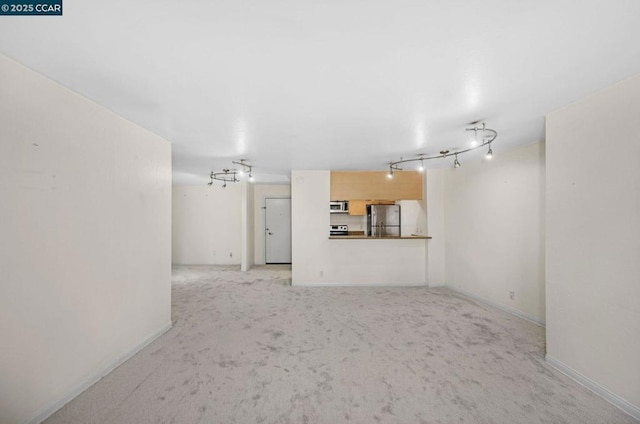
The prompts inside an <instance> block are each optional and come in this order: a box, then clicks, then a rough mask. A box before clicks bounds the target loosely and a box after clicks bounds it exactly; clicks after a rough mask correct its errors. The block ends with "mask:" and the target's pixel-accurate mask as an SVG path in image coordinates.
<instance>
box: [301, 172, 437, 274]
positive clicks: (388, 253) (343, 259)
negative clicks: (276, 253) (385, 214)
mask: <svg viewBox="0 0 640 424" xmlns="http://www.w3.org/2000/svg"><path fill="white" fill-rule="evenodd" d="M330 178H331V173H330V171H293V172H292V174H291V181H292V183H291V212H292V247H293V264H292V267H293V272H292V279H293V285H390V286H391V285H424V284H425V282H426V249H427V243H428V241H427V240H388V239H387V240H384V239H382V240H380V239H378V240H329V234H328V233H329V222H330V217H329V215H330V214H329V211H328V206H327V205H328V202H329V197H330V196H329V192H330Z"/></svg>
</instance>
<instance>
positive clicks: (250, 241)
mask: <svg viewBox="0 0 640 424" xmlns="http://www.w3.org/2000/svg"><path fill="white" fill-rule="evenodd" d="M241 191H242V194H241V197H242V248H241V251H240V255H241V257H240V261H241V262H240V269H241V270H242V271H248V270H249V269H251V267H252V266H253V265H254V264H255V257H254V254H255V253H254V252H255V248H254V245H255V228H254V226H255V216H254V214H255V205H254V202H255V200H254V194H255V193H254V191H255V185H254V184H252V183H250V182H248V181H242V182H241Z"/></svg>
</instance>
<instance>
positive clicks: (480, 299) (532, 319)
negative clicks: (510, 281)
mask: <svg viewBox="0 0 640 424" xmlns="http://www.w3.org/2000/svg"><path fill="white" fill-rule="evenodd" d="M445 287H446V288H448V289H449V290H451V291H454V292H456V293H458V294H461V295H463V296H466V297H469V298H471V299H473V300H477V301H478V302H482V303H486V304H487V305H490V306H493V307H494V308H498V309H500V310H502V311H504V312H507V313H509V314H511V315H515V316H517V317H518V318H522V319H524V320H527V321H529V322H532V323H534V324H536V325H539V326H540V327H544V326H545V321H544V320H543V319H540V318H538V317H536V316H533V315H531V314H528V313H526V312H522V311H520V310H518V309H516V308H512V307H511V306H508V305H503V304H501V303H496V302H494V301H491V300H488V299H485V298H483V297H480V296H477V295H475V294H473V293H469V292H467V291H463V290H458V289H454V288H453V287H451V286H445Z"/></svg>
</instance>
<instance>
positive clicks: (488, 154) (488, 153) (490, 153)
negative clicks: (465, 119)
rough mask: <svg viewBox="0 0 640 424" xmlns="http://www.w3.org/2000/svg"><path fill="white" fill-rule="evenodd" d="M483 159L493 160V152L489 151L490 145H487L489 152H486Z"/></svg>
mask: <svg viewBox="0 0 640 424" xmlns="http://www.w3.org/2000/svg"><path fill="white" fill-rule="evenodd" d="M485 157H486V158H487V159H493V150H491V143H489V151H488V152H487V155H486V156H485Z"/></svg>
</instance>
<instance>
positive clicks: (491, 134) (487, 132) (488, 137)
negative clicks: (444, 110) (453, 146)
mask: <svg viewBox="0 0 640 424" xmlns="http://www.w3.org/2000/svg"><path fill="white" fill-rule="evenodd" d="M478 124H479V122H472V123H471V125H473V127H469V128H465V131H473V134H474V139H473V141H472V142H471V144H472V147H469V148H466V149H461V150H454V151H451V150H441V151H440V154H437V155H431V156H427V155H425V154H424V153H421V154H419V155H418V157H416V158H412V159H403V158H400V160H399V161H395V162H389V174H388V175H387V176H388V177H389V178H393V171H400V170H402V168H401V167H400V165H402V164H403V163H407V162H417V161H420V166H419V167H418V169H419V170H423V169H424V161H425V160H431V159H442V158H446V157H449V156H455V159H454V161H453V167H454V168H460V161H459V160H458V155H461V154H463V153H467V152H470V151H472V150H475V149H479V148H480V147H483V146H489V151H488V152H487V155H486V158H487V159H491V158H492V157H493V150H492V149H491V143H492V142H493V140H495V139H496V137H498V132H497V131H496V130H492V129H491V128H487V125H486V123H484V122H483V123H482V125H481V126H478ZM478 132H480V135H481V140H482V142H480V141H479V140H478Z"/></svg>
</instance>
